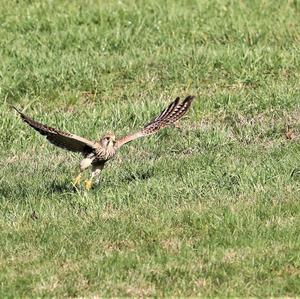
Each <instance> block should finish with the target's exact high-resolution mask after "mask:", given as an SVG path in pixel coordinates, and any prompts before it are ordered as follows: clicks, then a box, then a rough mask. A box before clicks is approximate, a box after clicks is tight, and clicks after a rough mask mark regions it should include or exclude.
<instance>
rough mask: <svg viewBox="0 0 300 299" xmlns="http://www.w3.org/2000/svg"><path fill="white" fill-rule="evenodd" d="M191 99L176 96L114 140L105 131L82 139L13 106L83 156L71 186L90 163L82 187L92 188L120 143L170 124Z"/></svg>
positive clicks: (57, 141) (53, 139) (32, 123)
mask: <svg viewBox="0 0 300 299" xmlns="http://www.w3.org/2000/svg"><path fill="white" fill-rule="evenodd" d="M193 99H194V96H187V97H186V98H185V99H184V101H183V102H180V101H179V97H177V98H176V99H175V100H174V101H173V102H172V103H171V104H170V105H169V106H168V107H167V108H166V109H164V110H163V111H162V112H161V113H160V114H159V115H158V116H157V117H155V118H154V119H152V120H151V121H150V122H149V123H148V124H146V125H145V126H144V127H143V128H142V129H140V130H139V131H137V132H136V133H133V134H129V135H126V136H123V137H121V138H118V139H116V137H115V135H114V134H106V135H104V136H103V137H102V138H101V139H100V140H99V141H90V140H88V139H86V138H83V137H80V136H77V135H74V134H71V133H68V132H62V131H60V130H58V129H55V128H51V127H48V126H46V125H43V124H41V123H39V122H37V121H35V120H33V119H31V118H29V117H28V116H26V115H25V114H24V113H22V112H21V111H19V110H18V109H17V108H15V107H13V108H14V109H15V110H16V111H17V112H18V113H19V114H20V116H21V118H22V120H23V121H24V122H25V123H27V124H28V125H29V126H31V127H32V128H33V129H35V130H36V131H38V132H39V133H40V134H42V135H45V136H46V138H47V140H48V141H50V142H51V143H52V144H54V145H56V146H58V147H61V148H63V149H66V150H68V151H72V152H78V153H81V154H82V155H83V157H84V159H83V160H82V161H81V162H80V173H79V175H78V176H77V177H76V178H75V181H74V185H75V186H76V185H78V184H79V183H80V180H81V174H82V172H83V171H84V170H86V169H87V168H88V167H90V166H92V174H91V178H90V179H89V180H86V181H85V188H86V189H87V190H89V189H90V188H91V187H92V180H93V178H95V177H96V176H98V175H99V174H100V172H101V170H102V169H103V167H104V165H105V163H106V162H107V161H108V160H110V159H111V158H112V157H113V156H114V155H115V154H116V152H117V150H118V149H119V148H120V147H121V146H122V145H124V144H126V143H128V142H130V141H132V140H135V139H137V138H140V137H143V136H147V135H151V134H154V133H156V132H157V131H158V130H160V129H162V128H164V127H166V126H168V125H170V124H172V123H174V122H175V121H177V120H178V119H180V118H181V117H182V116H183V115H184V114H185V113H186V112H187V110H188V109H189V107H190V105H191V103H192V101H193Z"/></svg>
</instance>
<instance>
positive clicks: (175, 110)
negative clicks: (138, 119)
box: [116, 96, 195, 147]
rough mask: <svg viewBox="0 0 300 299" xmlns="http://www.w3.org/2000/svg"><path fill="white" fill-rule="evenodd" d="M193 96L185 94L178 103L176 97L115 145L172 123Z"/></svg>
mask: <svg viewBox="0 0 300 299" xmlns="http://www.w3.org/2000/svg"><path fill="white" fill-rule="evenodd" d="M194 98H195V97H194V96H187V97H186V98H185V99H184V101H183V102H182V103H180V102H179V97H177V98H176V99H175V100H174V101H173V102H172V103H171V104H170V105H169V106H168V107H167V108H166V109H164V110H163V111H162V112H161V113H160V114H159V115H158V116H157V117H155V118H154V119H152V120H151V121H150V122H149V123H148V124H146V125H145V126H144V127H143V128H142V129H141V130H140V131H138V132H136V133H134V134H129V135H126V136H124V137H121V138H120V139H118V140H117V143H116V146H117V147H121V146H122V145H124V144H126V143H128V142H130V141H132V140H135V139H137V138H139V137H143V136H147V135H151V134H154V133H156V132H157V131H159V130H160V129H162V128H164V127H166V126H168V125H170V124H172V123H174V122H175V121H177V120H178V119H180V118H181V117H182V116H183V115H184V114H185V113H186V112H187V111H188V109H189V107H190V106H191V103H192V101H193V99H194Z"/></svg>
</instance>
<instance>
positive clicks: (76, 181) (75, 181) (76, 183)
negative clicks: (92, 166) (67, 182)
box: [73, 174, 81, 186]
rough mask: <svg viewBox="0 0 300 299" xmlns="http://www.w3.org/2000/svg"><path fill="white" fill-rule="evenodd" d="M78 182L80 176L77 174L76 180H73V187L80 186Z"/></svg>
mask: <svg viewBox="0 0 300 299" xmlns="http://www.w3.org/2000/svg"><path fill="white" fill-rule="evenodd" d="M80 180H81V174H79V175H78V176H77V177H76V178H75V180H74V183H73V184H74V186H77V185H79V184H80Z"/></svg>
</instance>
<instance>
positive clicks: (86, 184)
mask: <svg viewBox="0 0 300 299" xmlns="http://www.w3.org/2000/svg"><path fill="white" fill-rule="evenodd" d="M84 183H85V189H86V190H87V191H89V190H91V188H92V186H93V182H92V180H86V181H85V182H84Z"/></svg>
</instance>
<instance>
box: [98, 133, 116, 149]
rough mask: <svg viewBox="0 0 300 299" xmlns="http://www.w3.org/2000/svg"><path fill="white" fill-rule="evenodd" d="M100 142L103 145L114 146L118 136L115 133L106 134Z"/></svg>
mask: <svg viewBox="0 0 300 299" xmlns="http://www.w3.org/2000/svg"><path fill="white" fill-rule="evenodd" d="M100 143H101V145H102V146H103V147H106V148H107V147H113V146H114V145H115V143H116V136H115V134H113V133H107V134H105V135H104V136H103V137H102V138H101V139H100Z"/></svg>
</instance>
